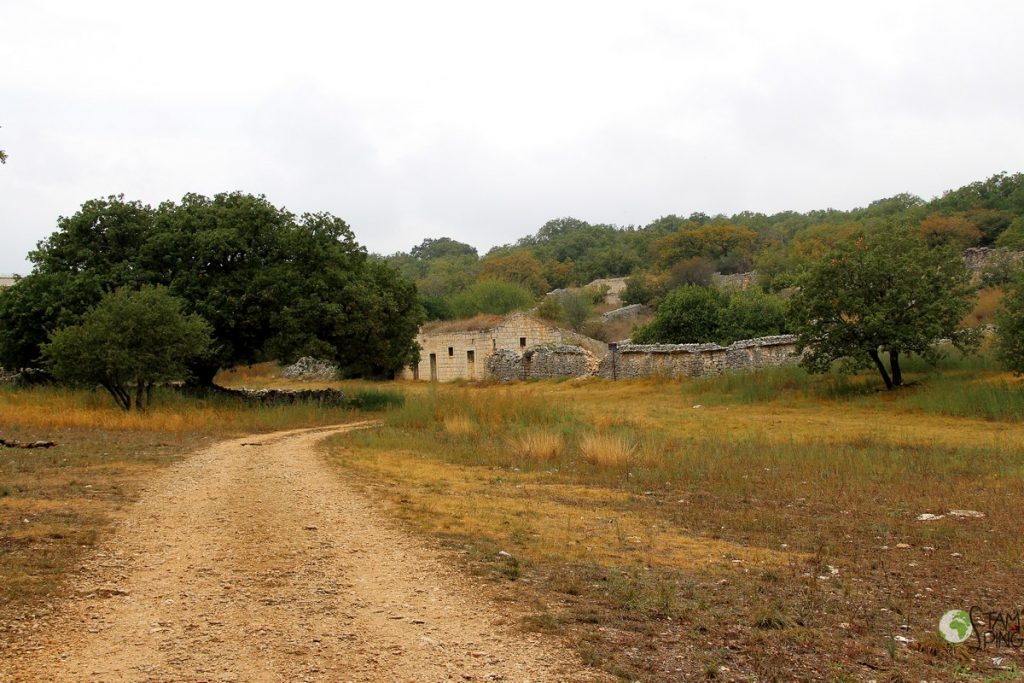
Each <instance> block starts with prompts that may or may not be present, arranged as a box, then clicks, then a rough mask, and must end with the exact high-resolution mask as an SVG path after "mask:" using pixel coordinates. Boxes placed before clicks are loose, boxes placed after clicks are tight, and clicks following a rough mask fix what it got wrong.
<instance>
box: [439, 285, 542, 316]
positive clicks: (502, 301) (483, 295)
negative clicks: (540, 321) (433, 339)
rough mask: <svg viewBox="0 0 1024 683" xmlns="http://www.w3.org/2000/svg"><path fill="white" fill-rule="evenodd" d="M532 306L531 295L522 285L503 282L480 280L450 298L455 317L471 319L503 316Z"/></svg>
mask: <svg viewBox="0 0 1024 683" xmlns="http://www.w3.org/2000/svg"><path fill="white" fill-rule="evenodd" d="M531 306H533V295H532V294H530V291H529V290H528V289H526V288H525V287H523V286H522V285H517V284H513V283H511V282H505V281H504V280H480V281H479V282H477V283H475V284H473V285H471V286H470V287H469V288H468V289H466V290H464V291H462V292H459V293H458V294H457V295H455V297H453V298H452V302H451V310H452V312H453V313H454V314H455V316H456V317H459V318H472V317H473V316H474V315H478V314H480V313H491V314H495V315H504V314H505V313H510V312H512V311H517V310H525V309H527V308H530V307H531Z"/></svg>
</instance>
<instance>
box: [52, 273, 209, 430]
mask: <svg viewBox="0 0 1024 683" xmlns="http://www.w3.org/2000/svg"><path fill="white" fill-rule="evenodd" d="M183 307H184V302H183V301H181V300H180V299H177V298H175V297H173V296H171V295H170V294H168V292H167V290H166V289H165V288H162V287H144V288H142V289H141V290H139V291H131V290H128V289H120V290H118V291H116V292H114V293H112V294H108V295H106V296H105V297H103V299H102V300H101V301H100V302H99V304H98V305H97V306H96V307H95V308H94V309H92V310H91V311H89V312H87V313H86V314H85V315H84V316H82V321H81V322H80V323H79V324H77V325H71V326H69V327H64V328H61V329H59V330H57V331H56V332H54V333H53V334H52V335H51V336H50V341H49V342H48V343H46V344H44V345H43V357H44V358H45V360H46V366H47V367H48V368H49V370H50V371H51V372H52V373H53V374H54V375H55V376H56V377H57V378H58V379H62V380H64V381H67V382H70V383H73V384H85V385H89V384H92V385H96V384H99V385H100V386H102V387H103V388H104V389H106V390H107V392H109V393H110V395H111V396H112V397H113V398H114V401H116V402H117V404H118V405H119V406H120V407H121V408H123V409H124V410H131V409H132V407H133V405H134V407H135V409H136V410H139V411H141V410H144V409H145V408H146V406H147V404H148V403H149V397H150V395H151V391H150V389H151V388H152V386H153V384H154V383H156V382H166V381H170V380H180V379H184V378H185V377H187V376H188V364H189V362H190V361H191V360H193V359H195V358H197V357H200V356H203V355H204V354H206V353H208V352H209V350H210V345H211V337H210V333H211V328H210V325H209V324H208V323H207V322H206V321H205V320H203V319H202V318H200V317H199V316H198V315H195V314H192V315H186V314H184V313H183V312H182V309H183Z"/></svg>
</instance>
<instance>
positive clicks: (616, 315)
mask: <svg viewBox="0 0 1024 683" xmlns="http://www.w3.org/2000/svg"><path fill="white" fill-rule="evenodd" d="M648 313H651V308H650V306H644V305H643V304H630V305H629V306H623V307H622V308H616V309H615V310H614V311H608V312H607V313H602V314H601V320H603V321H605V322H613V321H617V320H635V319H636V318H639V317H641V316H644V315H647V314H648Z"/></svg>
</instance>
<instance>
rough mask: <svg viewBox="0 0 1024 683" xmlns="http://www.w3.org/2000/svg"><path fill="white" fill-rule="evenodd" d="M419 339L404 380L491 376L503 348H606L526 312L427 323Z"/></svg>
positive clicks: (596, 350)
mask: <svg viewBox="0 0 1024 683" xmlns="http://www.w3.org/2000/svg"><path fill="white" fill-rule="evenodd" d="M416 341H417V343H419V345H420V362H419V363H418V364H417V365H415V366H413V367H411V368H407V369H406V370H405V371H404V372H403V373H402V375H401V378H402V379H415V380H423V381H434V382H449V381H451V380H456V379H468V380H477V379H490V378H492V375H491V373H490V372H489V370H488V365H489V362H490V360H491V357H492V356H494V354H495V353H497V352H499V351H501V352H511V353H513V354H515V355H517V356H518V355H521V354H525V353H527V352H530V351H532V350H535V349H536V348H546V347H555V346H562V345H573V346H574V347H577V348H582V349H584V350H586V351H587V353H590V354H596V353H600V352H601V351H602V350H603V349H604V347H605V345H604V344H603V343H602V342H599V341H597V340H595V339H590V338H589V337H584V336H583V335H580V334H576V333H575V332H571V331H569V330H563V329H562V328H560V327H556V326H555V325H552V324H551V323H548V322H545V321H543V320H540V319H538V318H535V317H533V316H532V315H529V314H527V313H522V312H516V313H510V314H509V315H505V316H500V315H479V316H477V317H475V318H470V319H468V320H446V321H438V322H433V323H427V324H426V325H424V326H423V327H422V328H420V332H419V334H418V335H417V336H416Z"/></svg>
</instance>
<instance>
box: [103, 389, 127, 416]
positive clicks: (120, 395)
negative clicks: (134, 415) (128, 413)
mask: <svg viewBox="0 0 1024 683" xmlns="http://www.w3.org/2000/svg"><path fill="white" fill-rule="evenodd" d="M100 386H102V387H103V388H104V389H106V390H107V393H109V394H110V395H111V396H112V397H113V399H114V402H115V403H117V406H118V407H119V408H120V409H121V410H131V409H132V400H131V397H130V396H128V394H127V393H125V391H124V389H122V388H121V387H119V386H115V385H113V384H100Z"/></svg>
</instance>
